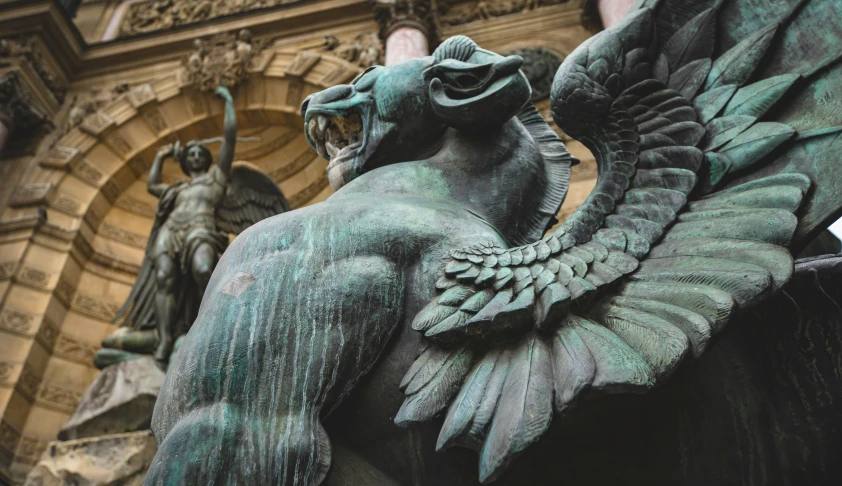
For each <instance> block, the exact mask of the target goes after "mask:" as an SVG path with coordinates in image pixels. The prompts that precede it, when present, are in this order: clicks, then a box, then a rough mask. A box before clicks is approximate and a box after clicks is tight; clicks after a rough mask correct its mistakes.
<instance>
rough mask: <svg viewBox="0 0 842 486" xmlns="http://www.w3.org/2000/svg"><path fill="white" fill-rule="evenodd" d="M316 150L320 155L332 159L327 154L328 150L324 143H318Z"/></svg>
mask: <svg viewBox="0 0 842 486" xmlns="http://www.w3.org/2000/svg"><path fill="white" fill-rule="evenodd" d="M316 152H318V153H319V156H320V157H322V158H323V159H330V157H328V156H327V150H325V146H324V145H323V144H321V143H317V144H316Z"/></svg>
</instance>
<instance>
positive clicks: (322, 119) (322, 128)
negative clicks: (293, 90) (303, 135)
mask: <svg viewBox="0 0 842 486" xmlns="http://www.w3.org/2000/svg"><path fill="white" fill-rule="evenodd" d="M325 128H327V118H325V117H323V116H319V132H321V133H324V131H325Z"/></svg>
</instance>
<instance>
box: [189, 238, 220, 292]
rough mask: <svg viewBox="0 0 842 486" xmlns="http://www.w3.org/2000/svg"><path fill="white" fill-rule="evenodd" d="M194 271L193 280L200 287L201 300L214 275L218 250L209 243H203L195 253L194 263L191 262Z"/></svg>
mask: <svg viewBox="0 0 842 486" xmlns="http://www.w3.org/2000/svg"><path fill="white" fill-rule="evenodd" d="M191 266H192V270H193V279H194V280H195V281H196V284H197V285H198V287H199V300H200V301H201V299H202V297H204V295H205V288H207V286H208V281H209V280H210V278H211V275H212V274H213V268H214V267H215V266H216V250H214V249H213V247H212V246H211V245H210V244H208V243H202V244H200V245H199V246H198V248H196V251H195V252H193V261H192V262H191Z"/></svg>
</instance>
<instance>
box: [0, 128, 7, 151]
mask: <svg viewBox="0 0 842 486" xmlns="http://www.w3.org/2000/svg"><path fill="white" fill-rule="evenodd" d="M8 139H9V128H8V127H7V126H6V125H5V124H4V123H3V122H0V155H2V154H3V147H5V146H6V140H8Z"/></svg>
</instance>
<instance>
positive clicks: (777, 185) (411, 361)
mask: <svg viewBox="0 0 842 486" xmlns="http://www.w3.org/2000/svg"><path fill="white" fill-rule="evenodd" d="M808 3H809V8H806V7H805V4H808ZM827 8H831V7H828V6H827V4H826V3H819V2H803V1H798V2H790V4H789V5H787V6H786V8H783V7H780V8H779V7H771V6H767V7H762V8H761V7H760V6H758V5H757V4H756V2H750V1H748V0H747V1H745V2H741V1H740V0H734V1H731V2H724V1H721V0H709V1H702V2H690V1H689V0H662V1H660V2H658V1H648V0H645V1H641V2H638V4H637V5H635V7H634V8H633V9H632V11H631V12H630V13H629V14H628V15H627V16H626V17H625V19H624V20H623V21H622V22H620V23H619V24H618V25H616V26H614V27H613V28H611V29H610V30H608V31H605V32H603V33H601V34H599V35H597V36H596V37H594V38H593V39H592V40H590V41H588V42H586V43H585V44H583V45H582V46H580V47H579V48H578V49H577V50H576V51H574V52H573V53H571V54H570V55H569V56H567V58H566V59H565V60H564V61H563V63H562V64H561V67H560V68H559V70H558V72H557V73H556V75H555V78H554V81H553V84H552V88H551V92H550V98H551V101H550V105H551V108H552V114H553V118H554V120H555V122H556V123H557V124H558V126H559V127H560V128H561V129H562V130H564V131H565V133H567V134H569V135H571V136H572V137H574V138H576V139H578V140H580V141H581V142H583V143H585V144H586V145H587V146H588V148H589V149H590V150H591V151H592V152H593V153H594V154H595V156H596V159H597V162H598V165H599V172H600V173H599V180H598V182H597V185H596V188H595V189H594V191H593V192H592V194H591V195H590V196H589V197H588V199H587V200H586V201H585V202H584V203H583V204H582V205H581V206H580V207H579V208H578V209H577V210H576V212H575V213H574V214H573V215H572V216H571V217H570V218H569V219H567V221H565V222H564V223H563V224H562V225H560V226H559V227H558V228H557V229H555V230H553V231H552V232H549V233H546V232H547V230H548V228H550V227H551V226H552V225H553V223H554V215H555V214H556V212H557V211H558V207H559V205H560V204H561V202H562V200H563V198H564V195H565V193H566V190H567V182H568V179H569V172H570V167H571V165H573V164H574V163H575V159H574V158H573V157H571V156H570V155H569V154H568V153H567V151H566V149H565V147H564V145H563V144H562V142H561V140H560V139H559V138H558V137H557V136H556V135H555V133H554V132H553V131H552V130H551V129H550V127H549V126H548V125H547V123H546V122H545V121H544V120H543V119H542V118H541V117H540V115H539V114H538V112H537V111H536V110H535V109H534V108H533V107H532V106H531V105H529V100H530V96H531V89H530V87H529V83H528V81H527V78H526V76H525V75H524V74H523V72H522V71H521V70H520V68H521V65H522V58H520V57H518V56H500V55H498V54H495V53H492V52H489V51H487V50H484V49H481V48H480V47H479V46H477V45H476V44H475V43H474V42H473V41H471V40H470V39H468V38H467V37H464V36H457V37H453V38H451V39H448V40H447V41H445V42H444V43H442V45H441V46H439V48H438V49H436V51H435V52H434V54H433V55H432V56H429V57H424V58H420V59H413V60H410V61H406V62H402V63H397V64H394V65H392V66H389V67H374V68H370V69H368V70H367V71H366V72H365V73H363V74H362V75H360V76H359V77H357V78H356V79H355V80H354V81H353V82H351V84H349V85H341V86H334V87H331V88H329V89H326V90H324V91H322V92H319V93H316V94H314V95H311V96H310V97H308V98H307V99H306V100H305V101H304V103H303V105H302V108H301V113H302V116H303V118H304V122H305V129H306V134H307V139H308V142H309V143H310V145H311V146H312V147H313V148H314V149H315V150H316V151H317V152H318V153H319V154H320V155H322V156H323V157H324V158H326V159H328V160H329V161H330V163H329V165H328V176H329V179H330V182H331V185H332V186H333V187H334V189H336V190H337V192H336V193H335V195H333V196H332V197H331V198H330V199H328V200H327V201H326V202H323V203H320V204H316V205H314V206H311V207H308V208H305V209H302V210H298V211H294V212H290V213H287V214H285V215H282V216H279V217H276V218H271V219H269V220H267V221H265V222H263V223H262V224H260V225H259V226H257V227H254V228H252V229H250V230H248V231H246V232H244V233H243V234H242V235H241V236H240V237H239V238H237V239H236V240H235V241H234V243H233V244H232V246H231V248H230V249H229V250H228V251H227V252H226V254H225V255H224V257H223V258H222V259H221V261H220V262H219V264H218V266H217V268H216V270H215V272H214V274H213V277H212V278H211V280H210V282H209V284H208V287H207V291H206V295H207V297H208V298H207V299H206V300H205V301H204V302H203V305H202V307H201V309H200V312H199V315H198V317H197V319H196V321H195V324H194V326H193V328H192V330H191V332H190V333H189V334H188V336H187V338H186V340H185V342H184V345H183V347H182V348H181V350H180V351H179V353H178V354H177V356H176V357H175V359H174V360H173V362H172V364H171V367H170V371H169V374H168V375H167V378H166V382H165V384H164V387H163V388H162V391H161V394H160V396H159V400H158V403H157V405H156V409H155V415H154V417H153V430H154V432H155V434H156V437H157V438H158V440H159V443H160V449H159V451H158V454H157V456H156V459H155V461H154V463H153V465H152V468H151V469H150V472H149V475H148V476H147V479H146V484H150V485H152V484H159V483H171V482H172V483H179V484H181V483H185V484H207V483H219V484H229V483H240V484H288V485H292V484H313V485H315V484H322V483H324V484H443V485H451V484H452V485H456V484H475V483H476V482H477V481H479V482H481V483H483V484H487V483H490V482H494V481H499V482H500V483H501V484H536V485H550V484H558V483H559V482H560V481H565V480H566V479H568V478H569V477H576V478H585V480H583V481H581V482H587V481H590V482H591V483H593V484H605V483H606V482H607V480H609V479H613V480H614V481H616V480H617V478H628V475H627V474H628V473H629V472H636V471H638V476H635V479H634V480H633V481H632V482H635V483H639V484H669V483H672V482H675V481H676V478H677V477H681V475H682V474H684V475H685V476H684V477H686V474H687V473H686V470H687V468H686V467H685V463H684V462H681V461H676V464H675V465H673V466H671V468H660V469H658V468H656V467H650V468H647V469H646V470H645V474H641V473H639V469H636V465H635V464H631V465H627V464H625V463H623V462H622V461H619V462H620V464H619V465H618V467H616V468H602V469H604V470H599V471H593V470H594V469H599V467H598V465H600V464H603V463H605V461H606V460H607V458H612V457H620V456H622V455H623V454H624V453H625V454H627V455H629V456H633V457H638V456H639V454H640V453H639V451H634V450H631V451H630V450H629V449H635V448H640V444H641V443H646V442H645V441H646V439H647V437H650V436H657V437H659V438H660V442H658V443H657V444H656V445H655V446H653V447H655V449H657V450H658V451H661V450H667V451H669V450H670V449H669V445H670V444H669V443H668V442H667V441H665V439H664V437H663V436H664V435H665V434H664V433H658V432H657V431H655V432H652V431H649V432H648V435H647V431H645V430H643V429H645V427H631V426H630V424H625V425H623V426H622V427H616V430H617V431H618V432H622V434H623V435H622V437H623V441H622V442H621V443H620V442H618V443H612V442H611V441H610V440H607V439H606V440H603V441H602V442H601V443H600V447H598V448H594V447H583V450H585V449H586V450H587V451H588V452H589V454H588V455H587V456H580V454H578V453H577V452H576V449H577V447H576V446H577V444H579V443H580V442H586V441H588V440H589V437H588V433H589V430H591V429H593V430H597V431H599V433H600V437H603V438H605V437H611V435H610V431H611V428H610V427H608V428H607V430H608V432H605V430H606V427H605V426H604V423H605V422H606V421H607V420H610V419H611V416H612V413H617V414H621V415H622V416H623V417H626V420H627V421H632V422H633V421H634V420H635V418H634V417H633V416H630V414H629V413H628V412H625V411H624V408H623V407H624V406H628V404H629V403H630V402H629V401H628V400H627V399H626V398H612V400H602V401H601V402H600V401H597V400H593V401H587V402H586V400H592V399H595V398H599V397H602V398H604V397H605V396H607V395H616V394H642V393H646V392H649V391H651V390H652V389H654V388H655V387H656V386H659V385H662V384H665V383H667V382H668V381H669V379H670V378H674V379H677V380H680V379H681V376H678V375H680V374H681V373H682V372H683V371H681V370H686V367H684V365H686V364H687V363H689V362H691V361H693V360H695V359H697V358H702V357H703V355H705V354H706V352H707V351H708V348H709V347H711V345H712V344H713V342H714V340H715V339H717V338H719V337H720V336H723V335H724V334H725V331H726V329H727V328H728V327H729V325H730V324H733V323H734V321H735V320H738V316H743V318H745V316H746V315H747V314H746V313H745V311H746V310H747V309H751V308H752V307H755V306H757V305H758V304H761V303H763V302H764V301H767V300H768V298H769V297H770V296H773V295H775V294H776V293H777V292H779V291H780V290H781V289H782V288H783V287H784V285H785V284H786V283H787V282H788V281H789V280H790V279H791V278H792V275H793V258H792V256H791V251H793V250H794V251H798V250H800V248H801V247H802V246H804V244H805V243H806V242H807V241H809V239H810V237H812V236H813V235H814V234H815V233H816V232H817V231H819V230H821V229H823V227H824V226H825V225H826V223H827V220H828V219H829V218H830V217H832V216H834V215H835V214H836V213H838V212H839V210H840V208H842V202H840V201H839V198H838V191H837V189H836V188H837V187H838V185H839V183H840V181H842V174H839V173H838V169H837V168H836V167H835V166H836V165H838V164H835V161H836V160H837V159H838V156H839V155H840V153H842V147H840V145H838V137H837V135H838V134H839V133H840V131H842V129H840V120H839V119H838V116H839V115H838V103H831V104H832V105H833V106H834V108H832V109H827V108H826V107H822V106H819V105H817V104H816V103H815V101H811V100H809V99H808V98H809V95H803V94H802V93H805V92H807V93H809V92H810V90H811V89H819V87H820V86H822V87H823V88H822V89H824V88H826V86H827V85H833V86H837V87H839V86H842V74H840V72H839V70H838V69H834V67H835V62H836V60H837V59H838V57H839V55H838V54H837V52H838V49H836V50H833V49H834V47H835V48H838V46H839V45H840V43H842V37H840V34H839V33H838V32H837V31H836V30H834V29H833V28H831V27H827V26H824V28H823V27H822V26H821V25H820V24H821V22H820V20H819V19H821V18H823V17H824V16H826V15H827V11H823V9H827ZM802 15H803V16H802ZM723 26H724V27H723ZM736 26H740V28H739V29H737V27H736ZM737 30H739V31H740V32H741V34H740V35H736V34H735V32H737ZM799 36H811V37H810V38H814V41H815V44H816V46H818V47H815V48H811V49H812V50H806V49H805V50H803V51H799V55H800V57H798V58H794V57H792V56H789V55H788V54H786V53H785V52H784V51H783V49H784V48H783V47H782V46H788V45H789V42H782V41H781V39H784V40H787V41H788V40H791V39H792V38H793V37H799ZM785 95H786V96H785ZM805 97H806V98H805ZM834 195H835V197H834ZM545 233H546V234H545ZM442 261H444V264H443V265H442ZM725 339H727V338H725ZM743 351H744V350H743ZM729 352H733V353H736V354H733V355H731V356H729V357H727V358H728V359H736V360H737V361H738V362H739V361H740V360H741V359H742V360H743V361H742V362H748V357H746V356H741V355H740V354H739V353H740V352H741V350H734V349H730V350H729V349H728V348H725V349H723V350H721V351H719V354H714V356H719V358H712V359H713V360H714V361H715V360H716V359H722V356H723V354H721V353H724V354H725V355H727V354H728V353H729ZM702 359H704V358H702ZM726 361H727V359H726ZM710 362H712V361H711V359H709V360H708V363H710ZM824 371H825V370H823V372H824ZM721 372H722V371H721ZM723 373H724V372H723ZM365 375H368V376H365ZM364 376H365V378H364ZM711 380H713V381H716V380H720V381H722V382H723V383H731V384H735V383H739V382H740V381H739V379H737V378H733V379H732V377H727V376H720V377H717V378H716V379H714V378H712V377H707V378H705V379H702V380H701V382H702V383H704V384H705V386H707V387H710V386H711V385H710V381H711ZM681 386H682V385H674V387H673V389H676V387H679V388H680V387H681ZM685 386H686V385H685ZM398 390H400V391H402V392H403V396H401V394H400V393H398ZM352 391H353V392H354V393H352ZM664 393H665V392H662V393H661V397H663V396H664ZM679 393H681V392H679ZM683 393H685V396H683V397H673V398H672V400H674V403H673V404H672V406H670V404H669V403H666V404H660V405H652V406H653V407H654V408H655V409H658V410H672V409H673V408H675V407H680V406H681V405H682V403H683V402H682V400H687V395H686V393H689V392H688V391H687V390H686V389H685V390H684V392H683ZM720 393H721V392H720ZM734 393H736V394H739V390H736V391H734ZM746 393H751V391H747V392H746ZM746 397H747V395H743V396H741V397H740V398H734V400H737V401H739V400H740V399H742V398H746ZM748 398H753V397H748ZM655 400H656V399H655V398H649V397H646V398H644V399H642V401H640V402H637V403H648V404H650V405H651V404H653V403H655ZM667 400H669V397H668V398H667ZM401 402H402V404H401ZM612 403H613V404H616V405H612ZM591 404H594V405H593V407H591ZM659 407H660V408H659ZM629 408H633V409H635V410H638V411H639V413H640V415H638V416H637V418H638V419H639V418H640V417H643V416H644V415H643V413H644V412H643V411H641V410H643V409H642V407H634V406H632V407H629ZM698 408H699V407H698V404H697V406H696V407H695V408H694V409H698ZM776 412H779V411H777V410H776ZM332 413H333V414H334V416H335V417H339V418H337V419H332V418H330V417H329V415H331V414H332ZM672 413H675V412H674V411H673V412H672ZM808 414H809V412H808ZM647 417H648V416H647ZM442 418H443V420H442ZM577 418H580V419H581V422H577ZM775 418H776V419H780V420H779V421H780V423H781V424H783V425H785V424H786V420H785V419H782V418H780V416H779V415H776V417H775ZM649 419H650V420H652V418H651V417H649ZM670 420H672V422H670V424H669V425H670V428H669V431H668V432H666V435H667V436H674V435H676V432H675V430H676V429H678V428H680V427H679V425H680V424H681V423H682V422H681V416H680V414H678V415H675V416H672V417H671V418H670ZM551 423H553V424H554V425H553V427H552V428H551ZM676 423H678V424H679V425H675V424H676ZM396 424H397V425H398V426H402V427H407V428H408V429H409V430H408V431H406V430H401V429H400V428H398V427H396ZM697 424H698V423H697V422H694V423H693V427H695V426H696V425H697ZM837 425H838V424H837ZM701 428H702V429H703V428H704V427H703V426H702V427H701ZM694 430H695V429H694ZM571 431H572V432H574V433H573V434H571V433H570V432H571ZM635 431H636V432H637V434H635V433H634V432H635ZM716 432H719V431H712V432H709V435H706V437H711V438H712V440H714V441H716V442H717V443H718V444H727V437H728V433H726V432H727V431H722V434H720V435H716ZM758 435H759V434H758ZM539 440H540V441H541V442H540V443H539ZM682 440H684V437H682ZM686 440H691V439H686ZM769 442H770V445H769V446H768V447H769V449H770V450H771V449H774V452H771V453H769V454H768V456H765V457H764V460H766V461H767V462H768V464H765V463H764V466H763V468H764V469H763V471H764V473H763V474H762V477H763V478H767V479H768V478H769V476H767V474H766V472H765V471H767V470H769V471H771V470H775V471H776V472H777V474H776V478H777V479H781V478H785V481H787V482H792V483H797V482H798V480H799V478H803V477H804V474H803V468H799V467H798V466H797V465H796V466H790V465H789V464H790V463H787V462H786V461H789V460H791V459H790V458H787V455H786V454H785V453H784V450H785V448H786V447H785V446H784V445H781V444H780V443H775V442H774V440H770V441H769ZM832 442H833V440H832V439H831V440H828V439H827V438H825V437H818V436H817V438H815V440H812V441H811V442H810V444H811V445H814V446H815V451H816V452H815V454H816V460H815V462H814V463H813V464H817V463H823V461H824V460H825V459H824V457H825V456H827V454H828V452H829V451H831V450H833V449H832V448H831V447H829V446H830V445H831V444H832ZM837 442H838V440H837ZM452 446H462V447H467V448H470V449H474V450H475V451H477V453H478V455H479V461H478V467H477V461H476V460H475V458H474V457H473V456H469V455H466V454H464V453H463V452H462V451H459V450H458V449H456V450H452V451H451V450H448V451H447V452H446V453H442V452H439V453H435V452H434V450H439V451H440V450H442V449H445V448H449V447H452ZM559 450H564V451H565V453H564V454H558V453H557V451H559ZM606 451H610V453H611V454H613V455H610V454H609V453H607V452H606ZM519 458H520V459H519ZM518 459H519V460H518ZM697 460H698V458H695V457H694V458H690V459H682V461H686V462H689V461H693V464H694V467H700V466H699V464H697V463H696V462H695V461H697ZM631 462H634V461H631ZM805 462H808V461H805ZM701 464H704V463H703V462H702V463H701ZM332 465H333V469H331V466H332ZM821 467H824V466H815V468H814V469H812V470H811V472H812V471H819V470H820V468H821ZM477 469H478V471H477ZM584 470H589V471H590V474H591V476H590V477H588V476H587V475H586V472H583V471H584ZM694 471H695V469H694ZM723 471H729V469H728V467H727V465H726V466H725V467H724V468H722V469H719V470H718V471H714V472H711V473H709V474H707V473H700V474H698V475H697V476H694V477H692V478H691V479H690V480H689V481H687V482H688V483H692V484H710V483H712V482H716V478H721V477H730V476H728V475H727V474H725V475H723V474H722V472H723ZM477 472H478V474H477ZM624 473H626V474H624ZM648 475H651V478H650V477H646V476H648ZM372 478H377V479H372ZM595 478H598V479H595ZM766 482H768V481H766ZM748 484H764V481H763V480H762V479H761V480H756V479H754V478H750V480H749V481H748Z"/></svg>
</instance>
